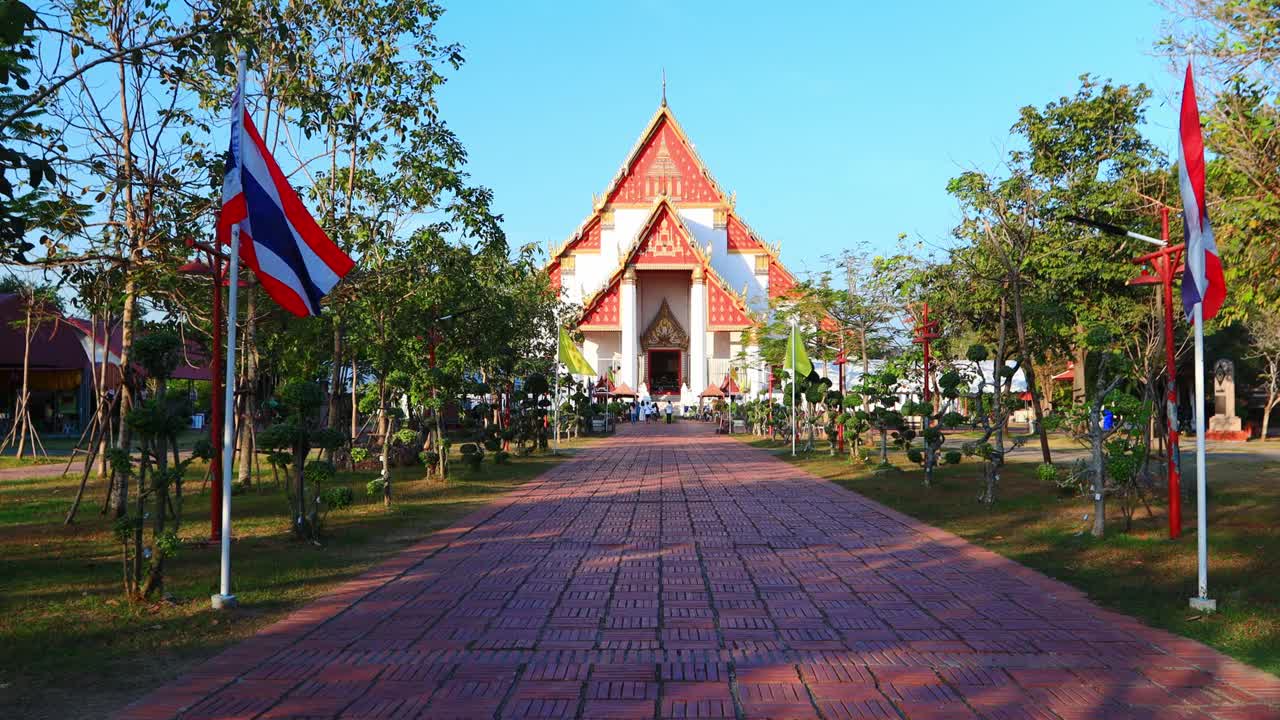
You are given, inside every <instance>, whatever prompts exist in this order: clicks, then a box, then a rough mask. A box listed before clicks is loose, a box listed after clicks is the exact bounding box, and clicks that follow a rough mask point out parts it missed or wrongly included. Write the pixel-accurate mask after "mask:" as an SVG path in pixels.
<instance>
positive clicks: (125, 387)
mask: <svg viewBox="0 0 1280 720" xmlns="http://www.w3.org/2000/svg"><path fill="white" fill-rule="evenodd" d="M140 259H141V258H138V260H140ZM131 261H132V258H131ZM137 311H138V287H137V283H136V282H135V280H134V278H133V274H132V272H131V273H130V274H129V278H128V279H127V280H126V281H125V284H124V312H123V313H122V314H121V318H120V380H121V382H120V394H119V397H120V439H119V441H118V442H117V443H116V447H118V448H120V449H121V450H123V451H125V452H126V453H130V454H132V452H133V447H132V445H133V431H132V430H131V429H130V428H129V423H127V422H125V421H124V419H125V418H126V417H127V416H128V415H129V411H130V410H132V409H133V389H134V388H133V383H134V377H133V371H132V369H131V363H132V362H133V328H134V316H135V315H136V314H137ZM110 475H111V482H112V483H113V484H114V487H113V492H112V499H111V509H112V512H113V513H114V514H115V517H117V518H120V517H124V515H125V513H127V512H128V510H129V477H128V476H127V475H122V476H119V477H117V473H115V472H114V471H113V472H111V473H110Z"/></svg>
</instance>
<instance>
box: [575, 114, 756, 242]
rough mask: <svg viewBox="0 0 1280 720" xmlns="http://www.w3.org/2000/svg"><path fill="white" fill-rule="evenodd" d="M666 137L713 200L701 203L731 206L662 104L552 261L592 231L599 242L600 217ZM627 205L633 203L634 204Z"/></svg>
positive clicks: (669, 151)
mask: <svg viewBox="0 0 1280 720" xmlns="http://www.w3.org/2000/svg"><path fill="white" fill-rule="evenodd" d="M668 136H671V137H673V138H674V139H675V141H676V143H675V145H676V147H677V153H678V154H683V155H687V157H688V159H689V161H690V164H692V166H693V167H692V170H693V171H694V174H695V176H696V177H697V179H698V181H699V182H700V183H705V184H706V187H707V188H708V189H709V190H710V193H711V195H712V196H713V197H714V199H713V200H710V201H703V202H714V203H719V204H723V205H726V206H731V205H732V204H733V201H732V200H731V199H730V198H729V196H728V195H726V194H725V192H724V190H723V189H721V187H720V185H719V183H717V182H716V180H715V178H714V177H712V175H711V172H710V171H709V170H707V166H706V164H705V163H703V162H702V158H700V157H699V156H698V152H697V150H695V149H694V147H693V143H692V142H689V137H688V136H687V135H685V133H684V129H683V128H681V127H680V123H679V122H678V121H677V120H676V116H675V114H674V113H672V112H671V108H669V107H667V106H666V105H665V104H663V105H662V106H660V107H659V108H658V109H657V111H656V112H654V114H653V117H651V118H649V124H648V125H646V126H645V128H644V132H642V133H640V138H639V139H638V140H636V143H635V145H633V146H632V147H631V151H630V152H628V153H627V157H626V159H625V160H623V161H622V166H621V167H620V168H618V172H617V173H615V174H614V176H613V179H612V180H610V181H609V186H608V187H607V188H605V191H604V193H602V194H600V195H596V196H595V200H594V203H593V205H594V207H593V208H592V211H591V214H590V215H588V216H587V218H586V219H585V220H583V221H582V223H581V224H579V225H578V227H577V228H576V229H574V231H573V232H572V233H570V234H569V237H568V238H566V239H565V241H564V242H563V243H561V244H560V245H559V246H558V247H556V248H555V249H554V250H552V251H551V259H552V261H555V260H558V259H559V258H560V257H562V256H563V255H564V254H565V253H567V252H570V251H572V250H574V249H577V248H578V247H585V246H589V245H590V240H589V236H590V233H591V232H592V231H593V230H594V232H595V233H596V234H597V235H596V241H597V242H599V232H600V219H601V218H600V216H601V214H602V213H603V212H604V210H605V208H606V207H607V206H608V205H609V204H610V203H613V202H617V200H616V196H617V195H618V194H619V191H620V190H621V189H622V185H623V183H624V182H625V181H626V180H627V178H629V177H634V176H633V175H631V173H632V170H634V169H635V168H636V166H637V163H638V162H639V161H640V160H642V159H644V158H643V156H644V154H645V152H646V150H649V149H650V148H654V147H656V148H657V150H655V151H654V152H655V153H656V152H659V151H660V150H661V146H662V142H663V141H664V140H665V139H666V137H668ZM666 149H667V153H668V154H670V153H671V145H670V144H668V145H667V146H666ZM668 194H671V193H668ZM647 201H648V200H647V199H646V200H645V201H644V202H647ZM630 202H633V203H634V201H630ZM584 243H585V245H584Z"/></svg>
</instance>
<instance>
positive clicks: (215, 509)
mask: <svg viewBox="0 0 1280 720" xmlns="http://www.w3.org/2000/svg"><path fill="white" fill-rule="evenodd" d="M186 243H187V247H195V248H198V249H199V250H201V251H202V252H203V253H204V254H205V257H206V258H207V260H208V263H203V262H200V261H198V260H197V261H193V262H189V263H187V264H186V265H183V266H182V267H180V268H178V271H179V272H183V273H188V274H191V275H209V276H210V277H211V278H212V279H213V357H212V358H210V366H209V374H210V383H211V384H212V392H211V393H210V396H209V405H210V412H209V415H210V422H209V440H210V442H211V443H212V444H213V458H211V459H210V460H209V472H210V474H211V476H212V477H213V482H211V483H209V540H210V542H215V543H216V542H220V541H221V540H222V412H223V407H222V405H223V397H222V396H223V389H222V334H223V327H224V324H225V321H224V319H223V317H222V283H223V282H224V281H223V278H222V253H220V252H218V251H217V250H216V249H214V248H213V247H211V246H209V245H207V244H205V243H201V242H196V241H195V240H192V239H191V238H187V241H186Z"/></svg>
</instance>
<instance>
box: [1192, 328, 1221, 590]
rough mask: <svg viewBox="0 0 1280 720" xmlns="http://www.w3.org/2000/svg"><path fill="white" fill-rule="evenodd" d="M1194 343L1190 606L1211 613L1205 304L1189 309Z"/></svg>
mask: <svg viewBox="0 0 1280 720" xmlns="http://www.w3.org/2000/svg"><path fill="white" fill-rule="evenodd" d="M1192 317H1193V322H1194V323H1195V345H1196V395H1195V399H1194V401H1193V402H1194V408H1195V411H1196V554H1197V555H1198V561H1199V578H1198V579H1199V583H1198V588H1197V589H1198V591H1199V594H1198V595H1197V596H1196V597H1193V598H1191V607H1192V608H1195V609H1196V610H1204V611H1209V612H1212V611H1214V610H1217V609H1218V602H1217V601H1216V600H1212V599H1210V598H1209V517H1208V510H1207V508H1206V507H1205V495H1206V479H1205V458H1204V306H1203V304H1201V303H1196V304H1195V307H1194V308H1193V309H1192Z"/></svg>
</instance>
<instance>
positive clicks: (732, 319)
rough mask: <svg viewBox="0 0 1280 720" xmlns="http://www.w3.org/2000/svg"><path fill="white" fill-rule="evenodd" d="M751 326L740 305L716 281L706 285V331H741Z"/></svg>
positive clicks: (736, 299)
mask: <svg viewBox="0 0 1280 720" xmlns="http://www.w3.org/2000/svg"><path fill="white" fill-rule="evenodd" d="M750 324H751V318H749V317H747V313H746V311H745V310H744V308H743V306H742V303H741V302H740V301H739V300H738V298H736V297H734V296H733V295H731V294H730V293H729V291H728V290H726V289H725V287H724V286H723V285H721V284H720V283H719V282H718V281H712V282H709V283H707V329H708V330H741V329H742V328H745V327H747V326H749V325H750Z"/></svg>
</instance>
